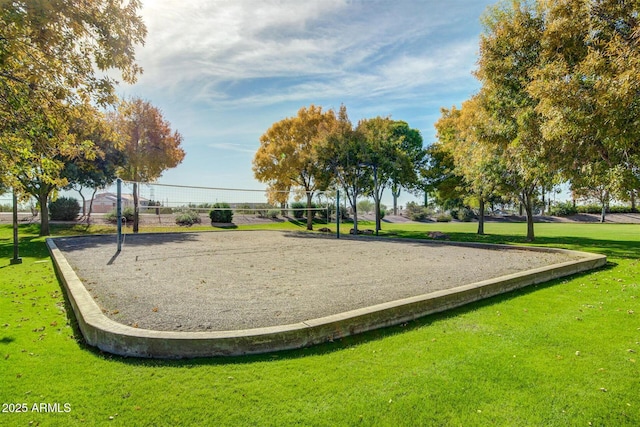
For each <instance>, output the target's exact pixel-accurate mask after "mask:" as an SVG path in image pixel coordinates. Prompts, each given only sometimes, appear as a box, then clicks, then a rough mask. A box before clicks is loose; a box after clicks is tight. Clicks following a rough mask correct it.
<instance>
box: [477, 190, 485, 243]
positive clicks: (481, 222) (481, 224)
mask: <svg viewBox="0 0 640 427" xmlns="http://www.w3.org/2000/svg"><path fill="white" fill-rule="evenodd" d="M478 234H480V235H483V234H484V197H480V216H479V217H478Z"/></svg>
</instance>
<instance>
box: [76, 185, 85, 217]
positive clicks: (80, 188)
mask: <svg viewBox="0 0 640 427" xmlns="http://www.w3.org/2000/svg"><path fill="white" fill-rule="evenodd" d="M76 191H77V192H78V194H79V195H80V198H81V199H82V217H83V218H84V217H85V216H87V208H86V205H87V201H86V199H85V198H84V194H82V186H80V187H79V188H78V189H77V190H76Z"/></svg>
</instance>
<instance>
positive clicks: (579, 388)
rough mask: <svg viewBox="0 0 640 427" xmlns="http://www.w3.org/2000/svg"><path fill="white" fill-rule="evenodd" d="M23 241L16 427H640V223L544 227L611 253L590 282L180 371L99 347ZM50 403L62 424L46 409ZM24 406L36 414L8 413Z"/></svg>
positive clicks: (4, 420)
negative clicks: (87, 338) (84, 334)
mask: <svg viewBox="0 0 640 427" xmlns="http://www.w3.org/2000/svg"><path fill="white" fill-rule="evenodd" d="M286 226H287V227H289V228H292V229H293V228H300V227H299V226H296V225H290V224H289V225H286ZM349 227H350V226H345V228H344V229H343V232H347V231H348V228H349ZM371 227H372V226H371V224H369V225H367V228H371ZM383 227H384V231H383V232H382V234H383V235H386V234H389V233H391V234H394V235H398V236H401V237H414V238H415V237H424V236H425V235H426V232H427V231H428V230H440V231H443V232H446V233H448V234H449V235H450V236H451V237H452V239H454V240H464V241H486V242H495V243H505V242H506V243H524V234H525V225H524V224H498V223H489V224H487V225H486V231H487V233H488V235H487V236H483V237H479V236H475V235H474V231H475V227H476V224H464V223H448V224H420V225H393V224H384V225H383ZM208 229H210V227H208ZM79 230H84V228H82V229H78V228H76V229H75V230H68V229H60V228H57V229H56V228H54V230H53V231H54V232H55V233H59V234H70V233H77V232H78V231H79ZM89 231H96V232H103V231H104V229H103V230H100V229H98V230H95V229H93V230H89ZM20 233H21V246H20V250H21V256H22V257H23V261H24V262H23V263H22V264H20V265H11V266H10V265H9V259H10V258H11V257H12V254H13V252H12V242H11V240H10V238H11V229H10V227H8V226H0V380H1V386H0V403H2V404H3V406H2V412H0V425H3V426H14V425H15V426H28V425H41V426H44V425H51V426H61V425H114V426H115V425H122V426H147V425H148V426H161V425H167V426H174V425H259V426H263V425H274V426H282V425H304V426H308V425H327V426H334V425H375V426H380V425H382V426H385V425H388V426H398V425H400V426H401V425H407V426H414V425H426V426H459V425H462V426H487V425H500V426H589V425H593V426H637V425H640V400H639V399H638V396H639V393H640V392H639V390H640V370H639V369H638V365H639V363H640V360H639V359H640V357H639V356H640V354H639V353H640V318H639V316H640V300H639V298H638V297H639V295H640V287H639V283H640V265H639V263H638V251H639V249H640V243H639V242H640V225H614V224H536V234H537V241H536V242H535V244H536V245H546V246H554V247H567V248H571V249H579V250H585V251H594V252H600V253H604V254H606V255H607V256H608V257H609V261H610V262H609V265H608V266H607V267H605V268H603V269H601V270H599V271H596V272H593V273H589V274H583V275H579V276H574V277H572V278H570V279H566V280H559V281H555V282H550V283H547V284H543V285H537V286H533V287H530V288H527V289H524V290H520V291H517V292H513V293H511V294H508V295H503V296H500V297H495V298H491V299H489V300H486V301H482V302H479V303H475V304H471V305H468V306H465V307H462V308H459V309H456V310H453V311H450V312H448V313H443V314H439V315H433V316H429V317H426V318H423V319H422V320H419V321H415V322H411V323H409V324H407V325H403V326H398V327H394V328H389V329H385V330H381V331H375V332H371V333H367V334H364V335H360V336H356V337H350V338H346V339H343V340H341V341H337V342H334V343H331V344H327V345H322V346H317V347H313V348H309V349H303V350H297V351H289V352H281V353H277V354H268V355H262V356H252V357H240V358H228V359H226V358H217V359H195V360H180V361H160V360H139V359H131V358H129V359H127V358H121V357H115V356H111V355H109V354H103V353H101V352H99V351H97V350H95V349H92V348H88V347H86V346H85V345H84V344H83V343H82V338H81V336H80V335H79V333H78V331H77V330H76V329H75V328H74V327H73V326H72V325H73V323H72V321H70V320H69V316H71V314H70V313H68V312H67V311H68V310H70V309H69V306H68V304H67V303H65V299H64V295H63V293H62V290H61V285H60V283H59V282H58V280H57V278H56V276H55V273H54V270H53V266H52V262H51V260H50V258H49V256H48V253H47V250H46V248H45V245H44V240H43V239H42V238H38V237H36V233H37V230H35V229H34V228H33V226H30V227H27V226H25V227H24V228H21V230H20ZM425 274H428V266H425ZM71 317H72V316H71ZM41 403H45V404H50V406H49V409H58V410H59V411H61V412H55V413H51V412H49V413H42V412H34V411H33V410H34V405H35V409H41V407H40V404H41ZM16 404H18V405H19V407H20V406H22V405H23V404H25V405H26V407H27V409H28V410H29V411H28V412H26V413H15V412H9V411H11V410H14V409H15V405H16ZM55 404H59V406H57V407H56V406H55ZM65 404H67V406H65ZM45 406H46V405H45ZM43 409H45V408H43ZM65 410H68V412H64V411H65Z"/></svg>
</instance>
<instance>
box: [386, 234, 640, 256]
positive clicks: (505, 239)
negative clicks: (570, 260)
mask: <svg viewBox="0 0 640 427" xmlns="http://www.w3.org/2000/svg"><path fill="white" fill-rule="evenodd" d="M381 234H382V235H385V234H387V233H381ZM446 234H447V235H449V237H450V238H451V242H465V243H493V244H507V245H509V244H511V245H522V246H532V247H538V246H543V247H549V248H558V249H570V250H576V251H583V252H594V253H598V254H602V255H606V256H607V257H611V258H638V256H639V254H640V252H639V250H638V248H639V246H638V242H634V241H624V240H612V239H611V240H609V239H607V240H604V239H591V238H587V237H575V236H557V237H546V236H542V237H536V239H535V241H534V242H528V241H527V240H526V237H524V236H514V235H508V234H485V235H478V234H474V233H462V232H453V231H451V232H450V231H447V232H446ZM393 237H401V238H411V239H421V240H431V239H429V238H428V237H427V234H426V232H425V231H406V230H393Z"/></svg>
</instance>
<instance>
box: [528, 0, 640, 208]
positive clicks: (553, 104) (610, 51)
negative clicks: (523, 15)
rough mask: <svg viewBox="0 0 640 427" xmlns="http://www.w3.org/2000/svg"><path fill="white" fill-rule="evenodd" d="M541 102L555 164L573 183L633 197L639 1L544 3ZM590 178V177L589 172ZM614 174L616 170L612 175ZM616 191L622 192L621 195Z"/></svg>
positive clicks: (639, 165) (637, 168)
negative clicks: (553, 149) (631, 193)
mask: <svg viewBox="0 0 640 427" xmlns="http://www.w3.org/2000/svg"><path fill="white" fill-rule="evenodd" d="M541 3H542V4H543V5H544V6H545V17H546V21H547V22H546V28H545V31H544V33H543V35H542V39H541V43H542V46H543V47H544V49H543V50H542V55H543V62H542V66H541V67H539V68H538V69H537V70H536V71H535V72H534V73H533V75H534V77H535V78H534V80H533V81H532V82H531V83H530V85H529V88H528V89H529V91H530V93H531V94H532V95H533V96H534V97H536V99H538V100H539V105H538V106H537V111H538V112H539V113H540V114H542V115H543V116H544V119H545V122H544V125H543V126H542V131H543V135H544V137H545V138H546V139H547V140H549V141H552V142H553V143H554V147H555V151H556V153H558V156H557V158H556V160H557V162H556V167H557V168H558V169H559V170H561V171H562V172H563V174H564V176H565V177H566V178H567V179H569V180H571V181H575V183H574V185H575V186H576V187H578V188H584V186H585V185H586V184H587V182H586V181H589V182H590V184H589V185H590V186H593V187H594V189H595V188H601V189H603V191H604V193H607V194H613V193H614V191H615V192H617V193H618V194H617V195H618V196H619V195H620V193H624V194H626V193H629V192H630V191H633V190H635V189H637V188H638V185H639V179H640V145H639V144H638V141H640V126H639V125H640V98H639V97H638V93H640V22H639V17H638V14H639V13H640V10H639V8H638V4H637V2H632V1H629V2H623V1H612V0H593V1H586V0H565V1H562V2H555V1H548V0H544V1H541ZM587 169H588V170H590V171H591V173H592V176H591V177H589V179H588V180H585V177H584V172H585V170H587ZM613 170H615V171H616V173H611V171H613ZM616 189H617V190H616Z"/></svg>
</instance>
